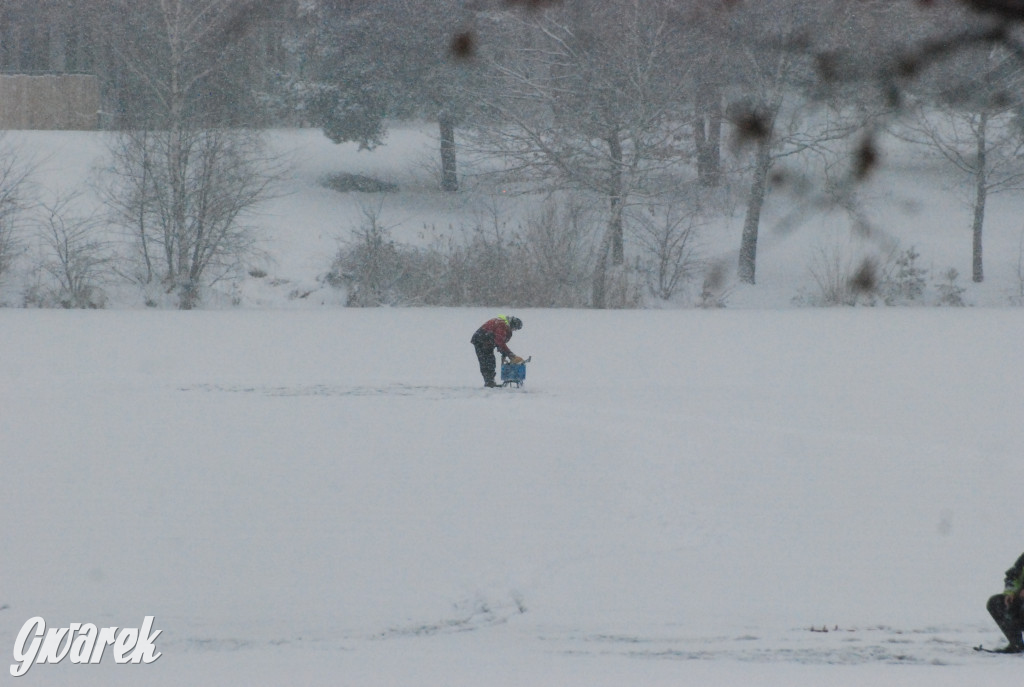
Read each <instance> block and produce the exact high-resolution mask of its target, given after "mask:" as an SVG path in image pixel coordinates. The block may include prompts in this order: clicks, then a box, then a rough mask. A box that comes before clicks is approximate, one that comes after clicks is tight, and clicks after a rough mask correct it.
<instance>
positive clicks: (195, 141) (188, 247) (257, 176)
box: [106, 129, 281, 309]
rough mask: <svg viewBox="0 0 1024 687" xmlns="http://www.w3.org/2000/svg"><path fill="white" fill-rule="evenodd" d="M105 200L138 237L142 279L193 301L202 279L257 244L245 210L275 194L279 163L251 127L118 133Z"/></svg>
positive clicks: (220, 273)
mask: <svg viewBox="0 0 1024 687" xmlns="http://www.w3.org/2000/svg"><path fill="white" fill-rule="evenodd" d="M111 154H112V157H113V164H112V166H111V169H110V175H111V176H110V181H111V183H110V184H109V185H108V187H107V189H108V190H107V194H106V202H107V205H108V207H109V208H110V209H111V210H112V211H113V217H114V218H115V220H116V221H117V222H118V224H120V225H121V226H123V227H125V228H127V229H128V230H129V231H130V233H131V235H132V236H134V239H135V244H136V247H137V254H138V257H139V259H140V269H139V270H138V271H137V273H136V274H135V275H134V276H135V278H136V279H138V280H139V281H140V282H143V283H151V282H152V281H154V280H158V281H159V282H160V283H162V284H163V285H164V287H165V289H166V291H167V292H168V293H170V292H172V291H176V292H177V294H178V305H179V307H180V308H182V309H190V308H192V307H194V306H195V305H196V303H197V301H198V298H199V295H200V288H201V287H202V286H203V285H204V284H211V283H214V282H216V281H218V280H220V279H222V278H224V277H225V276H227V275H228V274H230V273H232V272H233V271H235V270H236V268H239V267H241V263H242V261H243V260H244V259H245V258H247V257H249V256H251V255H252V252H253V251H254V250H255V248H256V235H255V233H254V229H253V227H252V226H250V225H247V224H246V223H245V222H244V219H245V216H246V213H247V212H249V211H250V210H252V209H253V208H254V207H255V206H256V205H258V204H259V203H261V202H263V201H265V200H267V199H268V198H270V197H271V196H272V195H273V193H274V188H275V185H276V183H277V181H278V180H279V178H280V173H281V167H280V164H279V162H278V161H277V160H276V159H275V158H274V157H273V156H272V155H270V154H268V153H266V152H265V151H264V148H263V144H262V141H261V140H260V139H259V138H258V137H255V136H253V135H252V134H251V133H249V132H245V131H238V130H228V129H197V130H192V129H179V130H177V131H139V132H122V133H120V134H117V136H116V138H115V143H113V144H112V146H111Z"/></svg>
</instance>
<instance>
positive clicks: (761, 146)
mask: <svg viewBox="0 0 1024 687" xmlns="http://www.w3.org/2000/svg"><path fill="white" fill-rule="evenodd" d="M771 146H772V141H771V135H766V136H764V137H762V138H761V139H760V140H758V142H757V155H756V161H755V163H754V180H753V182H752V183H751V185H750V197H749V199H748V200H747V216H746V219H745V220H744V222H743V238H742V240H741V241H740V260H739V266H738V269H737V274H738V276H739V279H740V281H741V282H744V283H746V284H753V283H754V274H755V267H756V264H757V232H758V226H759V225H760V223H761V208H762V207H764V200H765V197H766V196H767V195H768V171H769V170H770V169H771V166H772V156H771Z"/></svg>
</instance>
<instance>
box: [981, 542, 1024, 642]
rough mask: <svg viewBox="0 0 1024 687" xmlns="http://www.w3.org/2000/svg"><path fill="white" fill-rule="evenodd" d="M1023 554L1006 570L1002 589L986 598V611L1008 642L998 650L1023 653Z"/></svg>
mask: <svg viewBox="0 0 1024 687" xmlns="http://www.w3.org/2000/svg"><path fill="white" fill-rule="evenodd" d="M1022 597H1024V554H1021V557H1020V558H1018V559H1017V562H1016V563H1014V564H1013V567H1012V568H1010V569H1009V570H1007V571H1006V578H1005V579H1004V590H1003V593H1002V594H996V595H995V596H993V597H992V598H990V599H989V600H988V612H989V614H990V615H991V616H992V619H993V620H995V621H996V625H998V626H999V629H1000V630H1002V631H1003V634H1004V635H1006V638H1007V639H1008V640H1009V641H1010V644H1009V645H1008V646H1006V647H1005V648H1003V649H1000V650H999V651H1000V652H1002V653H1006V654H1020V653H1024V638H1022V637H1021V634H1022V633H1024V598H1022Z"/></svg>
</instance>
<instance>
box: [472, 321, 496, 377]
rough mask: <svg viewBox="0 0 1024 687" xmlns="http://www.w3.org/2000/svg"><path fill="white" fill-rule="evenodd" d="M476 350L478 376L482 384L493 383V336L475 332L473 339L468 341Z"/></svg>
mask: <svg viewBox="0 0 1024 687" xmlns="http://www.w3.org/2000/svg"><path fill="white" fill-rule="evenodd" d="M469 342H470V343H471V344H473V348H474V349H475V350H476V359H477V361H479V363H480V374H481V375H483V377H484V383H485V384H486V383H487V382H493V381H494V371H495V367H496V366H495V362H494V335H493V334H491V333H490V332H485V331H483V330H477V332H476V333H475V334H473V338H472V339H470V340H469Z"/></svg>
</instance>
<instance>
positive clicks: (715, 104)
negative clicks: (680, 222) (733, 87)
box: [693, 84, 722, 188]
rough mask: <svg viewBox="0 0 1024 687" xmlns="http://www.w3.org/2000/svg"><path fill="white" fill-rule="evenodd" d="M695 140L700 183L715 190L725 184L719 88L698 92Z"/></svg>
mask: <svg viewBox="0 0 1024 687" xmlns="http://www.w3.org/2000/svg"><path fill="white" fill-rule="evenodd" d="M693 137H694V143H695V147H696V149H697V179H698V181H699V182H700V185H701V186H705V187H708V188H713V187H716V186H718V185H719V184H720V183H721V181H722V95H721V92H720V90H719V88H718V87H717V86H714V85H710V84H703V85H701V86H700V87H699V88H698V90H697V99H696V111H695V113H694V122H693Z"/></svg>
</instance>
